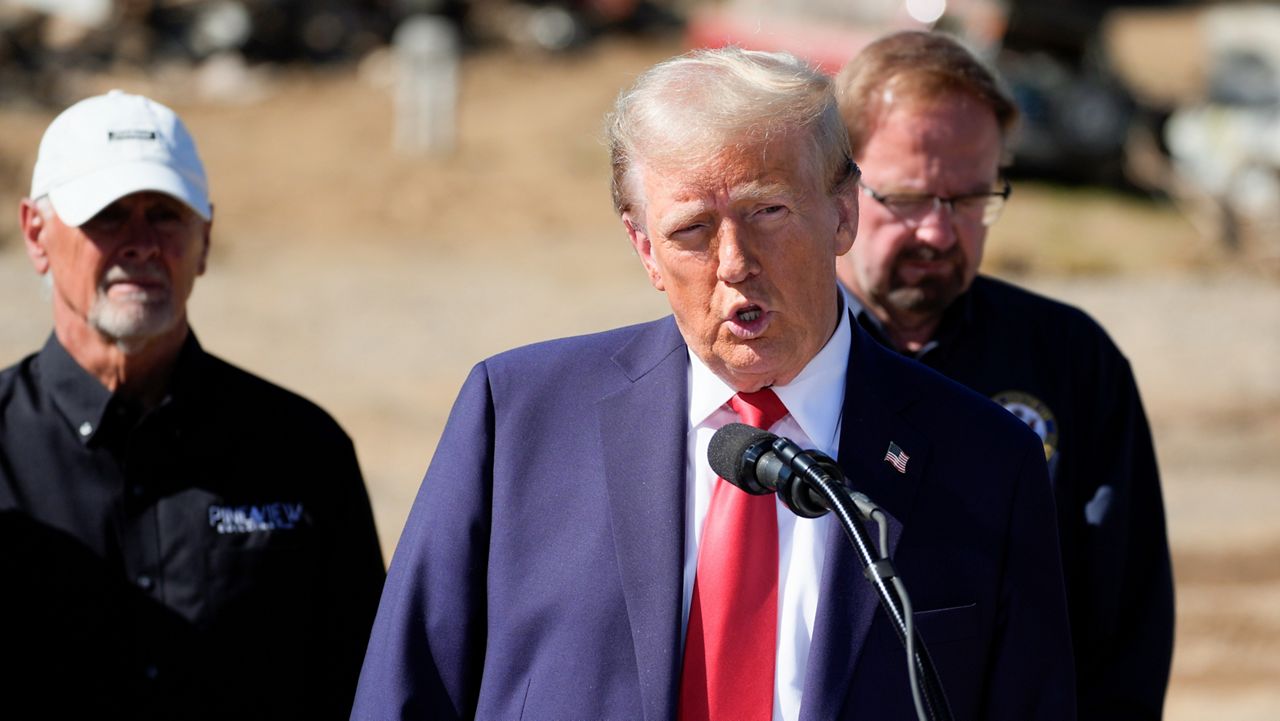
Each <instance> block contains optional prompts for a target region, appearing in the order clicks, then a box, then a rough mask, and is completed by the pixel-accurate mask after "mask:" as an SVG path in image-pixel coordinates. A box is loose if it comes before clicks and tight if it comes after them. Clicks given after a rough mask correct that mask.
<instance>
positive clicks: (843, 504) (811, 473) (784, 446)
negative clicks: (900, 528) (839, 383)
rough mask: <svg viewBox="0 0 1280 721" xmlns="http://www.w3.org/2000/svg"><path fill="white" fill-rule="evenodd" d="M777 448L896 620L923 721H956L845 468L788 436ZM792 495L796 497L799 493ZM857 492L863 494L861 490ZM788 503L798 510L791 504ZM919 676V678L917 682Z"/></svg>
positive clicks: (870, 509) (870, 511)
mask: <svg viewBox="0 0 1280 721" xmlns="http://www.w3.org/2000/svg"><path fill="white" fill-rule="evenodd" d="M772 448H773V451H774V453H776V454H777V456H778V458H779V460H781V461H783V462H784V463H785V464H786V465H788V466H790V467H791V469H792V470H793V471H794V472H795V473H797V474H798V475H799V476H800V477H801V478H802V479H804V480H805V481H806V482H807V483H808V485H809V486H810V487H811V489H812V490H814V491H816V492H817V493H818V495H820V496H821V498H822V499H823V500H824V501H825V502H824V503H823V504H822V505H824V506H826V507H827V508H828V509H829V510H831V511H832V512H833V513H835V515H836V518H838V519H839V521H840V526H841V528H843V529H844V532H845V535H846V536H848V537H849V541H850V542H851V543H852V544H853V548H854V551H855V552H856V553H857V555H858V560H859V561H860V562H861V563H862V568H863V575H865V576H866V577H867V580H869V581H871V585H872V586H873V587H874V588H875V590H876V595H877V596H878V597H879V599H880V606H881V607H882V608H883V609H884V611H885V613H886V614H888V616H889V619H890V620H891V621H892V622H893V627H894V630H895V631H897V632H898V640H899V641H901V642H902V644H903V646H904V647H905V648H906V650H907V654H908V655H909V656H910V658H909V659H908V670H909V671H911V674H910V676H911V682H912V695H913V698H914V701H915V704H916V713H917V715H918V716H920V718H921V721H923V720H924V719H925V718H929V719H933V721H951V709H950V707H949V706H948V705H947V698H946V696H945V695H944V694H943V691H942V683H941V682H940V681H939V679H938V672H937V670H936V669H934V667H933V661H932V660H931V659H930V658H929V651H928V649H927V648H925V645H924V641H923V640H922V639H921V638H920V637H919V634H918V633H917V632H916V630H915V624H914V622H913V620H912V617H911V606H910V601H909V600H908V597H907V594H906V589H905V588H904V587H903V585H902V581H901V579H899V578H898V575H897V571H896V570H894V567H893V562H892V561H890V560H889V559H888V557H886V556H884V555H881V554H875V553H873V552H872V546H871V539H870V538H868V536H867V531H866V529H864V528H863V527H862V523H861V521H859V520H858V518H857V516H858V514H859V504H858V503H857V502H856V501H855V499H854V496H853V494H851V493H850V492H849V489H848V488H847V487H845V485H844V483H843V481H844V474H843V473H842V472H841V470H840V467H839V466H837V465H836V463H835V461H833V460H832V459H831V458H829V457H828V456H825V455H823V454H821V453H817V452H814V451H810V452H808V453H806V452H805V451H804V450H802V449H801V448H800V447H799V446H797V445H796V444H795V443H793V442H792V441H790V440H787V439H786V438H781V437H778V438H776V439H775V440H774V441H773V443H772ZM793 490H795V489H793ZM792 495H793V496H794V493H793V494H792ZM858 495H859V496H861V494H858ZM784 500H785V499H784ZM858 500H862V501H863V504H862V508H863V509H864V510H863V514H864V515H866V516H868V517H872V516H874V515H875V514H883V511H881V510H880V509H879V508H875V507H874V505H872V504H870V503H869V502H866V499H865V497H862V498H860V499H858ZM786 505H788V507H791V508H792V510H796V507H795V506H793V505H792V503H791V502H788V503H787V504H786ZM890 583H892V585H893V586H894V588H893V589H892V590H891V589H890V588H889V584H890ZM917 676H918V677H919V679H918V680H919V681H920V683H918V684H917ZM926 714H927V715H926Z"/></svg>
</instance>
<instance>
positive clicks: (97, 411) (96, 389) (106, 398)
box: [38, 332, 200, 444]
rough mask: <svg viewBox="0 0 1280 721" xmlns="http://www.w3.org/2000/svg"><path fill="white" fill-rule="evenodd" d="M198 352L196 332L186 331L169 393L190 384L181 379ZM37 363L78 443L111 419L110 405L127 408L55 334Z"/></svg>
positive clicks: (96, 431)
mask: <svg viewBox="0 0 1280 721" xmlns="http://www.w3.org/2000/svg"><path fill="white" fill-rule="evenodd" d="M199 353H200V344H199V343H198V342H197V341H196V337H195V333H193V332H188V333H187V338H186V340H185V341H184V342H183V345H182V350H180V351H179V353H178V360H177V361H176V366H175V368H174V371H173V376H172V379H171V381H170V388H171V389H172V390H171V391H170V393H171V394H172V393H174V392H175V391H176V390H178V387H179V385H180V384H181V385H189V383H182V380H183V379H184V378H186V376H188V375H189V370H190V366H191V365H192V364H193V360H194V358H195V356H197V355H198V354H199ZM38 363H39V366H40V369H41V370H40V375H41V385H43V386H44V390H45V392H46V393H47V394H49V397H50V398H52V399H53V403H54V405H55V406H56V407H57V408H58V410H59V411H60V412H61V413H62V416H63V418H65V419H66V421H67V423H68V425H69V426H70V428H71V430H72V432H73V433H75V434H76V437H77V438H79V439H80V442H81V443H83V444H88V443H90V442H92V441H93V439H94V438H96V437H97V436H98V435H99V431H100V429H101V428H102V427H103V426H104V425H110V423H111V422H112V420H113V419H112V417H111V416H112V415H115V414H114V413H112V411H113V409H114V410H118V411H127V410H129V409H127V408H126V407H125V406H124V401H122V400H120V399H118V398H116V397H115V396H114V395H113V394H112V393H111V392H110V391H108V390H107V388H106V386H103V385H102V383H100V382H99V381H98V379H97V378H95V377H93V375H92V374H90V373H89V372H88V371H87V370H85V369H84V368H82V367H81V366H80V364H79V363H77V362H76V360H75V358H72V357H71V354H70V353H69V352H67V349H66V348H64V347H63V346H62V343H61V342H59V341H58V337H57V335H56V334H54V333H50V334H49V339H48V340H47V341H45V344H44V348H42V349H41V350H40V354H39V360H38ZM170 400H171V398H166V399H165V401H164V403H162V405H164V404H166V403H168V402H170ZM120 417H122V418H123V417H128V418H129V419H130V421H134V420H136V416H135V415H132V414H130V413H121V414H120Z"/></svg>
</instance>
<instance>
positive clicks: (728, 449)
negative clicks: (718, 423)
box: [707, 423, 773, 486]
mask: <svg viewBox="0 0 1280 721" xmlns="http://www.w3.org/2000/svg"><path fill="white" fill-rule="evenodd" d="M771 437H773V434H772V433H770V432H768V431H762V430H760V429H759V428H756V427H755V426H749V425H747V424H745V423H730V424H729V425H727V426H724V427H723V428H721V429H720V430H718V431H716V432H715V435H713V436H711V443H710V445H708V446H707V462H708V463H710V464H711V470H713V471H715V472H716V475H718V476H720V477H721V478H723V479H725V480H726V481H728V482H730V483H732V484H734V485H735V486H736V485H738V480H739V479H738V476H739V474H741V472H742V457H743V455H745V454H746V452H747V449H748V448H750V447H751V446H752V445H754V444H756V443H757V442H759V441H762V440H766V439H769V438H771Z"/></svg>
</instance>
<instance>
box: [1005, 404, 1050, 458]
mask: <svg viewBox="0 0 1280 721" xmlns="http://www.w3.org/2000/svg"><path fill="white" fill-rule="evenodd" d="M991 400H993V401H995V402H996V403H999V404H1000V405H1002V406H1004V409H1005V410H1007V411H1009V412H1010V413H1012V414H1013V415H1015V416H1017V417H1018V420H1020V421H1022V422H1023V423H1026V424H1027V426H1029V427H1030V428H1031V430H1033V431H1035V432H1036V435H1037V436H1040V441H1041V442H1042V443H1043V444H1044V459H1045V460H1046V461H1053V457H1054V455H1056V454H1057V452H1058V419H1057V418H1055V417H1054V415H1053V411H1051V410H1049V406H1047V405H1045V402H1044V401H1042V400H1040V399H1039V398H1036V397H1035V396H1033V395H1031V394H1030V393H1024V392H1023V391H1005V392H1003V393H997V394H995V395H994V396H991Z"/></svg>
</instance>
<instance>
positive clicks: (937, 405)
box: [353, 49, 1075, 721]
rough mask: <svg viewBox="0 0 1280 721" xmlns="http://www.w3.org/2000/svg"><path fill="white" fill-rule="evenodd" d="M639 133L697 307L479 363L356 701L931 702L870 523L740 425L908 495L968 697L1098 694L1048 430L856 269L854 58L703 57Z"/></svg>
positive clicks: (651, 108)
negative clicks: (851, 303) (1081, 645)
mask: <svg viewBox="0 0 1280 721" xmlns="http://www.w3.org/2000/svg"><path fill="white" fill-rule="evenodd" d="M609 140H610V149H611V154H612V160H613V171H614V179H613V195H614V202H615V206H616V208H617V210H618V212H619V214H620V216H621V218H622V222H623V225H624V226H625V228H626V230H627V233H628V235H629V237H630V239H631V242H632V245H633V246H634V248H635V250H636V252H637V254H638V255H639V256H640V260H641V263H642V264H643V266H644V268H645V271H646V272H647V274H648V277H649V279H650V281H651V283H652V284H653V286H654V287H655V288H656V289H658V290H659V291H662V292H664V293H665V294H666V295H667V297H668V299H669V301H670V303H671V308H672V311H673V315H672V316H671V317H668V318H664V319H662V320H658V321H654V322H651V323H646V324H642V325H638V326H632V327H627V328H620V329H616V330H612V331H608V332H605V333H600V334H596V335H591V336H585V337H580V338H570V339H563V340H556V341H551V342H547V343H542V344H538V345H534V346H529V347H525V348H520V349H516V350H513V351H510V352H507V353H503V354H501V355H498V356H496V357H494V358H490V359H488V360H486V361H484V362H482V363H480V364H479V365H477V366H476V368H475V369H474V370H473V371H472V373H471V375H470V377H469V378H468V379H467V381H466V383H465V385H464V386H463V388H462V391H461V392H460V394H459V397H458V400H457V402H456V404H455V406H454V409H453V412H452V415H451V416H450V418H449V422H448V425H447V427H446V429H445V432H444V435H443V437H442V438H441V440H440V444H439V446H438V450H437V452H436V456H435V458H434V459H433V460H432V463H431V466H430V468H429V469H428V471H427V475H426V477H425V478H424V480H423V483H422V489H421V491H420V493H419V495H418V498H417V501H416V502H415V504H414V508H413V511H412V513H411V514H410V518H409V521H408V524H407V525H406V527H405V529H404V532H403V535H402V537H401V539H400V545H399V548H398V550H397V551H396V554H395V557H394V559H393V561H392V564H391V569H390V575H389V578H388V581H387V586H386V590H385V593H384V595H383V598H382V603H381V606H380V608H379V611H378V618H377V621H376V622H375V628H374V632H373V637H372V639H371V641H370V645H369V649H368V652H367V655H366V658H365V665H364V669H363V672H362V675H361V680H360V687H359V690H358V692H357V698H356V704H355V709H354V711H353V718H356V719H376V720H378V721H385V720H386V719H398V718H431V719H440V718H445V719H448V718H486V719H514V718H527V719H642V718H643V719H651V720H652V719H669V718H680V719H689V720H690V721H692V719H699V718H720V719H726V720H729V719H733V720H734V721H737V720H738V719H797V718H799V719H813V720H814V721H817V720H819V719H823V720H825V719H839V718H859V719H875V720H877V721H882V720H885V719H910V718H914V717H915V711H914V707H913V703H912V700H911V692H910V687H909V681H908V671H907V664H906V661H905V656H904V651H903V648H902V646H901V644H900V643H899V640H898V638H897V636H896V634H895V631H894V629H893V626H892V625H891V624H890V621H889V619H888V618H887V616H886V615H885V614H884V613H883V611H882V610H880V609H879V607H878V605H877V601H876V597H875V595H874V593H873V591H872V589H871V587H870V585H869V584H868V583H867V582H866V581H865V580H864V578H863V576H862V569H861V568H860V567H859V565H858V562H857V560H856V556H855V555H854V553H853V551H852V549H851V548H849V547H848V544H847V542H846V540H845V538H844V536H843V535H842V532H841V529H840V528H839V527H838V526H837V525H836V524H835V523H834V522H833V521H831V520H830V517H829V516H828V517H823V518H818V519H802V518H798V517H796V516H795V515H793V514H792V513H791V512H790V511H788V510H786V509H785V507H783V506H782V505H781V504H780V503H778V502H777V501H776V500H775V498H774V497H773V496H748V495H747V494H745V493H743V492H741V491H739V490H738V489H736V488H734V487H732V486H729V485H728V484H727V483H725V482H724V481H721V480H719V479H717V478H716V477H715V476H714V473H713V472H712V471H711V470H710V468H709V467H708V464H707V461H706V450H707V445H708V442H709V439H710V437H711V435H712V434H713V433H714V432H715V430H717V429H718V428H720V427H721V426H723V425H724V424H726V423H730V422H734V421H738V420H743V421H747V422H752V423H755V424H758V425H760V426H762V427H765V428H767V429H770V430H771V431H772V432H774V433H776V434H779V435H782V436H786V437H788V438H791V439H792V440H794V441H796V442H797V443H798V444H800V445H801V446H803V447H806V448H816V449H818V450H821V451H823V452H825V453H827V454H829V455H831V456H833V457H835V458H837V460H838V462H839V464H840V466H841V468H842V470H843V472H844V473H845V475H846V476H847V478H848V480H849V483H850V485H851V486H852V487H853V488H855V489H857V490H859V491H861V492H863V493H865V494H867V495H868V496H870V497H871V498H873V499H874V500H875V501H876V502H878V503H879V505H880V506H882V507H883V508H884V509H885V510H886V511H887V512H888V514H889V515H890V516H891V518H890V519H889V531H888V534H887V535H888V546H889V551H890V553H891V555H892V556H893V559H894V562H895V565H896V567H897V570H898V572H899V574H900V576H901V578H902V580H903V581H904V582H905V584H906V587H907V588H908V589H909V591H910V595H911V599H912V602H913V605H914V609H915V614H914V618H915V620H916V625H917V628H918V629H919V630H920V634H921V636H922V637H923V639H924V640H925V642H926V643H927V644H928V649H929V652H930V654H931V656H932V659H933V662H934V665H935V666H936V668H937V670H938V674H939V677H940V679H941V683H942V685H943V687H944V689H945V692H946V694H947V698H948V700H949V703H950V708H951V710H952V714H953V717H954V718H955V719H964V720H967V719H1009V720H1011V721H1012V720H1014V719H1017V720H1018V721H1024V720H1026V719H1071V718H1074V714H1075V711H1074V676H1073V671H1072V656H1071V648H1070V640H1069V631H1068V627H1067V620H1066V609H1065V602H1064V599H1063V590H1062V577H1061V570H1060V565H1059V561H1058V547H1057V541H1056V530H1055V525H1054V511H1053V500H1052V497H1051V494H1050V487H1049V482H1048V478H1047V475H1046V468H1045V463H1044V456H1043V452H1042V450H1041V445H1040V443H1039V441H1038V439H1037V438H1036V436H1035V434H1034V433H1032V432H1031V431H1029V430H1028V429H1027V428H1026V427H1025V425H1024V424H1022V423H1021V422H1019V421H1018V420H1017V419H1016V418H1015V417H1014V416H1012V415H1011V414H1009V413H1007V412H1005V411H1004V410H1002V409H1000V408H999V407H998V406H996V405H995V404H992V403H990V402H989V401H987V400H985V399H983V398H982V397H980V396H978V395H976V394H973V393H971V392H970V391H967V390H965V389H964V388H962V387H961V386H959V385H957V384H954V383H953V382H951V381H948V380H946V379H944V378H943V377H942V376H940V375H937V374H935V373H933V372H932V371H929V370H927V369H925V368H923V367H922V366H920V365H918V364H916V363H914V362H913V361H909V360H905V359H902V358H900V357H898V356H897V355H896V354H894V353H892V352H889V351H887V350H885V349H883V348H882V347H881V346H880V345H879V344H878V343H876V341H875V340H873V339H871V338H870V337H869V336H868V335H866V333H865V332H864V331H863V330H862V329H861V328H860V327H859V326H857V325H856V324H854V323H852V322H851V320H850V315H849V313H848V309H847V308H846V307H845V306H844V304H843V300H842V296H841V293H840V292H839V290H838V289H837V284H836V274H835V259H836V257H837V256H839V255H841V254H843V253H845V252H846V251H848V250H849V248H850V246H851V244H852V243H853V242H854V234H855V232H856V228H857V224H858V209H857V181H858V177H859V174H860V171H859V170H858V168H857V166H856V165H854V163H853V162H852V160H851V156H850V152H849V146H848V138H847V135H846V133H845V129H844V127H843V125H842V123H841V120H840V117H839V114H838V112H837V109H836V105H835V99H834V97H833V95H832V91H831V86H830V81H829V80H828V79H827V78H825V77H823V76H822V75H820V74H818V73H816V72H814V71H812V70H810V69H808V68H807V67H805V66H804V65H803V64H801V63H800V62H798V61H796V60H795V59H794V58H791V57H789V56H785V55H774V54H769V53H756V52H747V51H742V50H737V49H725V50H716V51H701V52H695V53H692V54H690V55H687V56H682V57H679V58H675V59H673V60H669V61H667V62H664V63H661V64H659V65H657V66H655V67H654V68H652V69H650V70H649V71H648V72H646V73H645V74H644V75H642V76H641V77H640V78H639V79H638V80H637V82H636V84H635V85H634V86H633V87H632V88H631V89H630V90H628V91H626V92H624V93H623V94H622V95H621V96H619V98H618V101H617V105H616V107H615V109H614V112H613V114H612V116H611V118H610V122H609ZM744 499H745V500H744ZM761 504H763V505H761ZM726 601H727V602H726ZM744 649H747V650H744Z"/></svg>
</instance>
